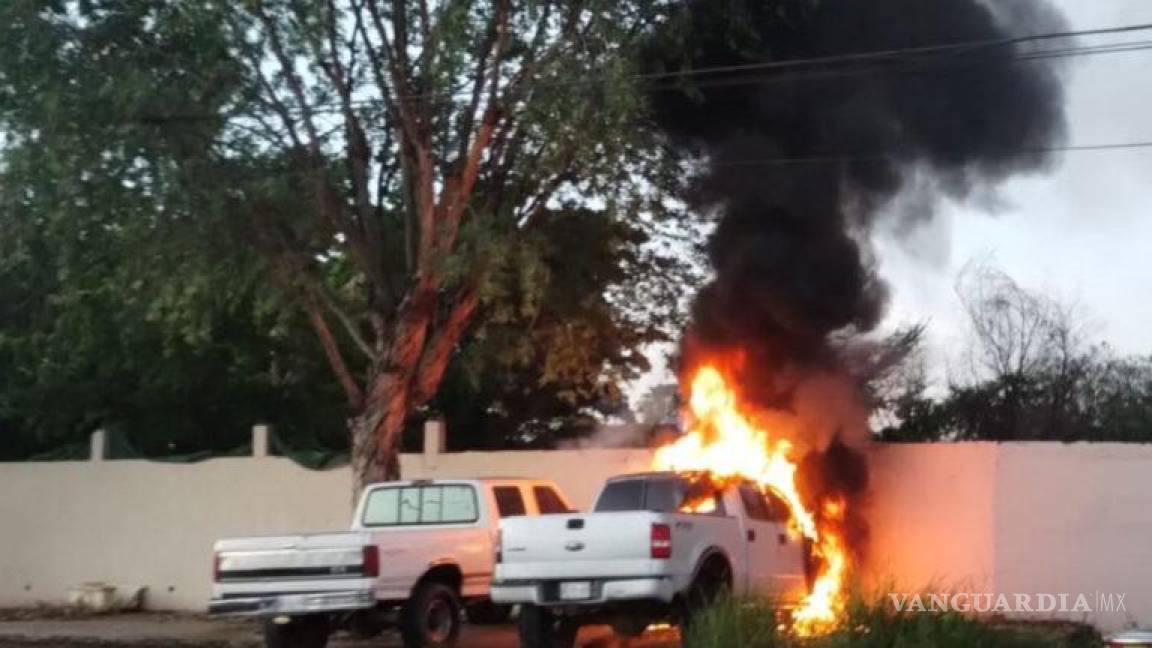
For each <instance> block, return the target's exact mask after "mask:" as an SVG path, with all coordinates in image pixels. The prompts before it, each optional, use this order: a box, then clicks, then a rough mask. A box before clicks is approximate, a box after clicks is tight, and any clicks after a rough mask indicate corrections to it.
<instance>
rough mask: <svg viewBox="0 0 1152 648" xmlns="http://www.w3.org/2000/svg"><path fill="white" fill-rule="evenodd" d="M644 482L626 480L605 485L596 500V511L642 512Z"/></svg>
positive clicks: (640, 480) (641, 480)
mask: <svg viewBox="0 0 1152 648" xmlns="http://www.w3.org/2000/svg"><path fill="white" fill-rule="evenodd" d="M644 491H645V488H644V480H643V479H626V480H621V481H611V482H608V483H607V484H605V486H604V490H603V491H602V492H601V493H600V497H599V499H597V500H596V508H595V510H596V511H600V512H607V511H643V510H645V509H644Z"/></svg>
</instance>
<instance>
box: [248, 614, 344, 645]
mask: <svg viewBox="0 0 1152 648" xmlns="http://www.w3.org/2000/svg"><path fill="white" fill-rule="evenodd" d="M328 626H329V624H328V617H326V616H324V615H322V614H309V615H305V616H295V617H291V618H290V619H289V620H288V623H276V622H275V621H274V620H272V619H268V620H266V621H265V622H264V646H265V648H324V647H325V646H327V645H328V634H329V631H330V628H329V627H328Z"/></svg>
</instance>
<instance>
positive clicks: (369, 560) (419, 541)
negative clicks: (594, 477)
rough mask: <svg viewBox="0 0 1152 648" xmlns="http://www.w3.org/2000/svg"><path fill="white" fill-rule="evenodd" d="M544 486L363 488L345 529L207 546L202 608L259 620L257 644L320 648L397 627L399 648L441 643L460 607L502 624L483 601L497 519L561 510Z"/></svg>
mask: <svg viewBox="0 0 1152 648" xmlns="http://www.w3.org/2000/svg"><path fill="white" fill-rule="evenodd" d="M570 510H571V509H570V508H569V506H568V501H567V500H566V499H565V498H564V496H563V495H562V494H561V492H560V490H559V489H558V488H557V487H556V485H555V484H553V483H552V482H550V481H545V480H537V479H444V480H441V479H437V480H435V481H431V480H417V481H396V482H384V483H379V484H372V485H370V486H368V487H367V488H365V489H364V492H363V493H362V494H361V497H360V501H359V503H358V504H357V507H356V512H355V517H354V518H353V521H352V529H351V531H350V532H347V533H324V534H315V535H287V536H268V537H251V538H231V539H226V540H219V541H217V542H216V544H215V547H214V550H215V576H214V582H213V587H212V600H211V602H210V604H209V612H211V613H213V614H221V615H239V616H256V617H262V618H264V619H265V624H264V637H265V644H266V645H267V646H268V648H323V646H325V645H326V644H327V642H328V637H329V634H330V633H331V632H332V630H334V629H336V628H339V627H344V628H348V629H351V630H353V631H354V632H355V633H356V634H358V635H372V634H376V633H377V632H380V631H382V630H383V629H384V628H385V627H387V626H389V625H398V626H399V629H400V631H401V634H402V636H403V638H404V643H405V645H406V646H409V647H415V646H451V645H453V644H454V643H455V642H456V638H457V636H458V635H459V632H460V622H461V616H462V614H461V613H462V612H463V611H465V610H466V611H467V613H468V617H469V619H470V620H472V621H473V622H477V623H483V622H499V621H503V620H507V618H508V613H509V611H510V608H508V607H504V606H498V605H494V604H493V603H492V602H491V600H490V598H489V587H490V585H491V582H492V574H493V558H494V555H495V546H494V545H495V539H496V535H497V531H496V529H497V526H498V524H499V523H500V522H501V520H508V519H511V518H514V517H534V516H538V515H548V514H566V513H568V512H570Z"/></svg>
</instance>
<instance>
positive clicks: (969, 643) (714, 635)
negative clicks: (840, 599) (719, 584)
mask: <svg viewBox="0 0 1152 648" xmlns="http://www.w3.org/2000/svg"><path fill="white" fill-rule="evenodd" d="M1100 645H1101V644H1100V640H1099V636H1098V635H1097V634H1096V633H1095V632H1094V631H1092V630H1091V629H1090V628H1086V627H1077V626H1068V625H1056V626H1053V625H1039V624H1037V625H1035V626H1032V625H1025V624H1021V623H1007V622H1005V621H1003V620H997V619H987V618H979V617H974V616H966V615H963V614H960V613H957V612H909V611H904V612H898V611H896V610H894V609H893V608H892V607H891V606H890V605H887V604H886V602H884V601H880V600H879V599H875V600H871V601H867V600H864V599H860V598H857V599H855V600H853V601H852V602H851V603H849V605H848V609H847V614H846V617H845V621H844V623H843V624H842V625H841V626H840V627H839V628H837V629H836V630H834V631H832V632H830V633H828V634H826V635H822V636H819V637H809V638H803V637H796V636H794V635H792V634H791V633H789V632H788V627H787V622H786V621H783V620H782V615H780V614H779V613H778V611H777V610H776V609H774V608H773V607H772V605H771V603H769V602H768V601H765V600H762V599H754V598H752V599H750V598H724V599H721V600H718V601H717V602H716V603H715V604H713V605H712V606H711V607H709V608H708V609H706V610H703V611H702V612H700V613H699V615H697V616H696V617H695V618H694V620H693V623H692V625H691V627H689V628H688V629H687V630H685V632H684V646H685V647H686V648H1090V647H1091V648H1096V647H1098V646H1100Z"/></svg>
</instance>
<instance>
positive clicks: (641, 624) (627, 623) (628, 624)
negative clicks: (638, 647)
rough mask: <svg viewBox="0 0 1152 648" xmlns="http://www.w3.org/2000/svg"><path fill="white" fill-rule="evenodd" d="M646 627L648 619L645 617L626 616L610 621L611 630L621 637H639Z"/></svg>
mask: <svg viewBox="0 0 1152 648" xmlns="http://www.w3.org/2000/svg"><path fill="white" fill-rule="evenodd" d="M648 625H649V618H648V617H645V616H636V615H627V616H619V617H616V618H615V619H613V620H612V630H613V631H614V632H615V633H616V634H617V635H619V636H621V637H629V638H631V637H639V636H640V635H642V634H644V631H645V630H647V629H648Z"/></svg>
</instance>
